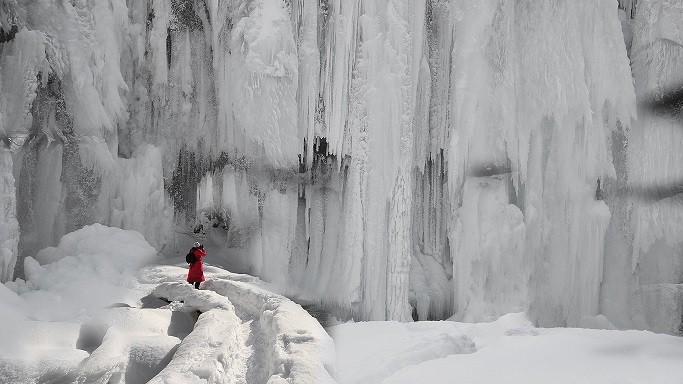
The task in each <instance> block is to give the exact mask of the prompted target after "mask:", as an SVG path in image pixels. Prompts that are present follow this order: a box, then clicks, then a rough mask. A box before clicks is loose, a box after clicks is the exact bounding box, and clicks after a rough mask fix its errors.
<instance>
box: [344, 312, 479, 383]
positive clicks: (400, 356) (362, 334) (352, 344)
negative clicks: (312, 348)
mask: <svg viewBox="0 0 683 384" xmlns="http://www.w3.org/2000/svg"><path fill="white" fill-rule="evenodd" d="M331 333H332V336H333V337H334V338H335V345H336V348H337V355H338V356H340V357H342V358H340V359H338V361H337V364H338V368H339V381H340V382H341V383H348V384H351V383H381V382H382V380H383V379H385V378H387V377H389V376H391V375H392V374H393V373H394V372H396V371H397V370H399V369H401V368H404V367H407V366H411V365H414V364H419V363H421V362H424V361H429V360H434V359H439V358H443V357H446V356H448V355H453V354H461V353H473V352H475V351H476V347H475V345H474V342H473V341H472V340H471V339H470V338H469V337H468V336H465V335H464V334H462V332H460V330H459V329H458V328H457V326H456V324H455V323H453V322H448V321H444V322H418V323H398V322H383V321H373V322H360V323H347V324H342V325H338V326H335V327H333V328H332V329H331ZM369 361H372V362H373V363H372V364H368V362H369ZM417 382H419V381H417ZM424 382H426V381H424Z"/></svg>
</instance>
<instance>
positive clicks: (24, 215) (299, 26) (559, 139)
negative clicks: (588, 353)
mask: <svg viewBox="0 0 683 384" xmlns="http://www.w3.org/2000/svg"><path fill="white" fill-rule="evenodd" d="M674 3H675V2H670V1H669V2H663V1H654V0H651V1H643V0H640V1H638V2H636V1H620V2H617V1H612V0H599V1H595V0H578V1H571V2H570V1H566V0H549V1H543V2H538V1H532V0H521V1H515V2H510V1H504V0H485V1H478V2H471V1H464V0H419V1H411V2H406V1H402V0H372V1H370V0H326V1H317V0H316V1H311V0H293V1H284V0H231V1H217V0H201V1H200V0H196V1H193V0H171V1H158V0H148V1H132V0H130V1H123V0H106V1H101V2H89V1H74V2H67V3H63V2H58V1H42V2H33V3H20V2H14V1H4V2H1V3H0V27H1V28H2V34H1V35H0V37H1V39H0V87H2V91H3V92H2V96H0V97H2V102H0V123H1V124H0V133H2V134H3V137H8V138H14V139H16V140H15V141H17V140H18V141H17V142H18V143H19V145H16V144H15V145H14V147H13V148H14V149H13V151H14V152H13V155H12V159H11V160H12V161H11V163H12V164H13V165H6V166H5V167H4V168H0V169H4V172H3V173H1V174H4V175H9V171H8V169H9V168H10V167H12V168H13V169H14V171H13V175H14V176H13V177H14V178H15V179H16V188H15V189H16V194H15V196H16V198H17V208H16V217H17V218H18V223H19V226H20V229H21V235H20V236H19V239H18V240H19V246H18V250H19V253H20V255H21V256H20V257H23V256H26V255H31V254H35V252H36V251H37V250H38V249H40V248H42V247H44V246H48V245H54V244H55V243H56V241H57V240H58V239H59V238H60V237H61V235H63V234H64V233H66V232H69V231H71V230H73V229H76V228H78V227H80V226H82V225H84V224H89V223H92V222H102V223H105V224H109V225H116V226H122V227H124V228H131V229H136V230H139V231H141V232H142V233H144V234H145V236H146V237H147V238H148V240H150V242H151V243H153V245H155V246H157V247H163V246H164V245H169V244H170V245H173V244H176V245H177V246H178V247H179V248H180V249H178V250H177V251H178V254H179V255H180V256H178V257H179V258H182V254H184V251H185V249H184V248H185V245H184V244H178V243H177V242H173V241H170V240H172V239H173V238H174V233H178V232H183V233H191V235H192V236H194V237H197V238H199V239H201V240H202V241H204V242H206V243H207V244H208V245H209V246H210V250H211V252H212V254H214V255H217V257H216V260H222V262H225V263H226V264H228V265H226V266H228V267H230V268H232V269H234V270H237V271H240V272H249V273H253V274H256V275H259V276H261V277H262V278H264V279H265V280H268V281H271V282H274V283H276V284H278V285H281V286H283V287H286V290H288V294H291V295H296V296H297V297H301V298H304V299H307V300H310V301H314V302H318V303H319V304H321V305H322V306H324V307H326V308H328V309H329V310H331V311H334V312H336V313H338V314H341V315H345V316H349V317H355V318H360V319H376V320H383V319H395V320H410V319H411V318H412V319H443V318H447V317H450V316H452V315H455V316H456V317H457V318H459V319H465V320H472V321H477V320H484V319H489V318H492V317H495V316H498V315H500V314H503V313H506V312H510V311H520V310H526V311H529V312H530V313H531V314H532V317H533V318H534V320H535V321H536V322H538V323H539V324H542V325H571V326H577V325H578V326H580V325H590V324H595V323H596V322H595V321H594V320H595V319H596V318H597V316H598V315H606V316H607V317H608V318H609V320H610V321H612V322H613V323H614V324H616V325H618V326H620V327H641V328H649V329H656V330H661V331H665V332H672V333H673V332H677V329H678V328H677V326H678V325H677V324H680V318H681V315H680V312H681V308H680V302H681V300H680V281H681V277H680V271H681V269H680V268H681V266H680V265H681V263H680V257H679V256H678V255H679V253H680V252H679V251H680V250H679V244H678V241H677V240H676V239H677V238H678V235H677V232H676V231H677V228H678V226H676V225H674V224H675V223H676V222H678V221H679V220H678V219H677V213H676V212H678V210H676V209H675V207H676V202H675V201H674V200H675V199H674V200H671V199H669V200H668V201H664V200H662V201H656V202H652V203H650V204H645V205H642V204H640V203H637V202H635V201H633V199H632V198H631V197H629V195H628V194H626V193H622V192H624V191H627V190H629V188H631V186H632V185H634V184H638V183H641V184H642V185H646V184H648V183H654V182H658V180H659V179H657V177H661V178H663V179H665V180H671V179H672V178H676V177H678V174H677V173H676V172H677V171H676V170H675V169H676V168H675V164H677V163H678V162H679V159H678V158H677V156H678V154H677V153H678V152H680V151H677V147H676V146H677V145H678V144H677V143H678V142H677V140H676V136H675V135H676V134H677V133H676V132H678V131H677V130H676V128H675V127H677V126H676V125H675V124H674V123H673V122H667V121H664V120H662V119H660V118H658V117H655V116H648V115H647V114H644V113H641V111H638V110H636V94H637V95H638V96H639V97H641V95H646V94H648V93H649V92H651V91H652V90H653V89H658V88H657V87H659V86H660V85H661V84H662V82H667V81H674V80H677V79H674V77H673V76H678V75H680V73H681V71H680V68H678V67H676V65H678V64H676V63H678V62H679V61H680V60H679V59H680V58H679V57H678V47H679V45H677V44H678V43H676V42H677V41H679V40H680V39H678V38H679V37H680V36H679V29H678V27H677V26H678V25H680V24H681V23H680V21H681V19H682V18H683V16H681V15H680V14H678V13H677V11H676V10H678V9H680V7H677V6H676V4H674ZM619 7H621V11H620V10H619ZM664 11H666V12H664ZM630 34H632V36H633V42H632V44H631V42H630V36H631V35H630ZM625 35H626V36H625ZM660 35H661V36H660ZM653 36H658V37H653ZM625 38H626V42H627V43H626V44H625ZM650 39H654V40H652V41H651V40H650ZM627 48H630V49H631V50H630V51H628V50H627ZM629 52H630V55H631V56H630V58H631V59H632V60H633V75H635V79H636V82H635V85H636V87H635V92H634V83H633V80H632V71H631V68H630V66H629ZM681 80H683V79H681ZM8 95H9V96H8ZM637 112H638V115H639V116H642V117H641V118H640V119H639V120H637V121H636V120H635V119H636V115H637ZM651 129H656V130H657V132H659V133H657V134H651V133H649V132H651V131H650V130H651ZM646 132H647V133H646ZM24 139H25V141H24ZM651 152H657V154H656V155H654V156H651V155H649V154H648V153H651ZM6 157H7V156H6ZM0 164H2V163H0ZM5 164H10V162H6V163H5ZM6 179H7V180H9V178H6ZM10 184H11V183H9V182H8V183H6V186H10ZM9 188H10V190H11V186H10V187H9ZM1 196H8V197H5V198H4V200H2V199H3V198H2V197H1ZM11 197H12V194H11V193H9V194H6V195H0V201H5V202H10V204H11ZM0 218H2V220H3V222H4V223H10V225H11V214H5V216H0ZM12 238H14V239H15V241H16V239H17V236H16V235H14V236H13V237H12ZM170 245H169V246H168V247H167V248H165V249H166V251H168V249H169V247H170ZM171 248H172V247H171ZM169 252H170V251H169ZM6 259H7V260H10V263H11V260H12V258H11V257H8V258H6ZM17 265H18V269H17V273H18V274H19V275H20V274H21V266H22V265H23V263H22V262H19V263H18V264H17ZM655 306H656V307H658V308H667V309H666V310H665V311H661V313H659V314H657V315H652V314H649V313H652V312H653V311H651V310H650V309H651V308H654V307H655Z"/></svg>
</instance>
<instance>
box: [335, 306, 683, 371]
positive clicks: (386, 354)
mask: <svg viewBox="0 0 683 384" xmlns="http://www.w3.org/2000/svg"><path fill="white" fill-rule="evenodd" d="M331 333H332V335H333V337H334V339H335V344H336V346H337V359H338V365H337V366H338V370H339V381H340V383H347V384H352V383H377V384H380V383H430V384H434V383H456V382H457V383H473V384H474V383H486V384H491V383H525V384H535V383H538V384H541V383H567V384H569V383H572V384H584V383H586V384H587V383H614V384H616V383H633V384H641V383H642V384H645V383H658V384H677V383H681V382H683V366H681V364H680V361H681V357H682V356H683V340H682V339H681V338H679V337H674V336H669V335H661V334H655V333H651V332H645V331H615V330H597V329H578V328H535V327H534V326H533V325H532V324H531V323H530V322H529V320H527V319H526V317H525V316H524V315H523V314H509V315H505V316H502V317H501V318H500V319H498V320H496V321H493V322H491V323H471V324H470V323H457V322H452V321H442V322H419V323H413V324H400V323H393V322H368V323H363V322H359V323H347V324H343V325H339V326H336V327H334V328H332V329H331ZM370 360H372V361H373V362H374V363H373V364H367V362H368V361H370Z"/></svg>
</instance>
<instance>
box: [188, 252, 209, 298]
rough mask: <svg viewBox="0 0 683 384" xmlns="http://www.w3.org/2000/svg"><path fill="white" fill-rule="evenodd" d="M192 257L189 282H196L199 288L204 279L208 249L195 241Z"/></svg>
mask: <svg viewBox="0 0 683 384" xmlns="http://www.w3.org/2000/svg"><path fill="white" fill-rule="evenodd" d="M190 255H192V256H193V257H191V259H192V260H191V261H192V262H191V263H190V270H189V271H188V272H187V282H188V283H190V284H194V287H195V288H196V289H199V283H201V282H202V281H204V258H205V257H206V250H204V246H203V245H201V244H199V242H195V243H194V246H193V247H192V249H190V253H189V254H188V257H190Z"/></svg>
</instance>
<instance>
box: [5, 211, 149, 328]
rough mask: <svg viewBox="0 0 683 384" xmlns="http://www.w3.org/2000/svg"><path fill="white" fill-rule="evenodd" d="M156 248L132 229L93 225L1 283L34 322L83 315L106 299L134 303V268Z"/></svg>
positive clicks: (27, 262) (69, 236) (26, 263)
mask: <svg viewBox="0 0 683 384" xmlns="http://www.w3.org/2000/svg"><path fill="white" fill-rule="evenodd" d="M156 253H157V252H156V250H155V249H154V248H153V247H152V246H151V245H149V244H148V243H147V241H145V239H144V237H143V236H142V235H141V234H139V233H138V232H135V231H127V230H123V229H119V228H112V227H106V226H103V225H100V224H93V225H89V226H86V227H83V228H82V229H79V230H77V231H75V232H72V233H69V234H67V235H65V236H64V237H63V238H62V240H60V242H59V245H58V246H57V247H49V248H46V249H43V250H42V251H40V252H38V255H36V258H35V259H34V258H32V257H27V258H26V259H25V261H24V270H25V274H26V281H25V282H24V281H21V280H17V281H16V282H12V283H8V284H7V285H8V286H9V287H10V288H11V289H13V290H14V291H15V292H17V293H18V294H19V296H20V297H22V298H23V299H24V302H25V304H26V309H27V314H29V315H30V316H31V317H33V318H35V319H37V320H66V319H77V318H85V317H87V316H88V314H91V313H93V312H94V311H96V310H98V309H101V308H102V307H103V306H106V305H108V304H111V303H116V302H123V303H130V304H135V302H136V301H137V297H136V296H134V295H132V292H131V290H130V288H131V287H133V286H134V285H135V284H136V283H135V275H136V274H137V271H138V270H139V269H140V268H141V267H142V266H143V265H145V264H147V263H149V262H151V261H153V260H154V258H155V257H156Z"/></svg>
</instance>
